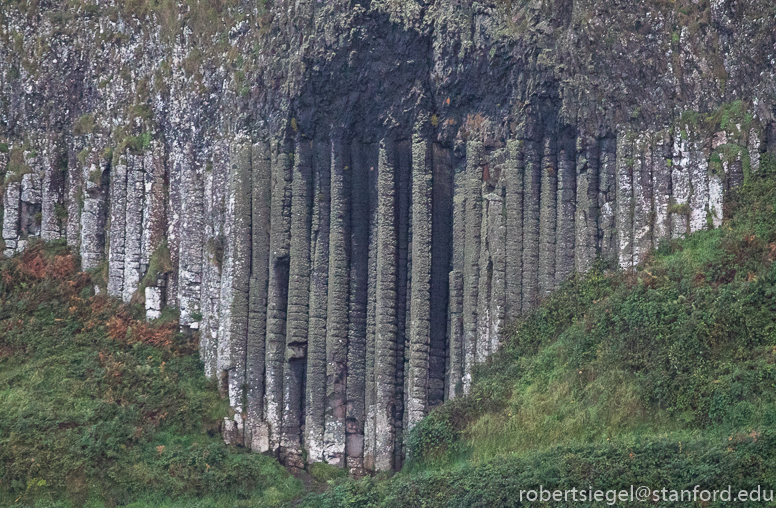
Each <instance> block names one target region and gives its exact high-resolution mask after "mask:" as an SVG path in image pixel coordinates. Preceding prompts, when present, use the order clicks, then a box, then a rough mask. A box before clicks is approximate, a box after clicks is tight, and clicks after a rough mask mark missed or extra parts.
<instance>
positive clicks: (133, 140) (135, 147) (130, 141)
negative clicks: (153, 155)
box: [119, 132, 151, 155]
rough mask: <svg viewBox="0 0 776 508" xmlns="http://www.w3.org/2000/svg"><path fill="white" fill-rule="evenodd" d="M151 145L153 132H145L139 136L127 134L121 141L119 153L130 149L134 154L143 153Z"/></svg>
mask: <svg viewBox="0 0 776 508" xmlns="http://www.w3.org/2000/svg"><path fill="white" fill-rule="evenodd" d="M149 146H151V133H150V132H144V133H143V134H140V135H138V136H127V137H125V138H124V139H123V140H122V141H121V142H120V143H119V153H124V152H125V151H127V150H129V153H131V154H133V155H142V154H143V152H144V151H145V150H146V149H147V148H148V147H149Z"/></svg>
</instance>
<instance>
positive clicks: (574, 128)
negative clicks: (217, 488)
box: [0, 0, 776, 475]
mask: <svg viewBox="0 0 776 508" xmlns="http://www.w3.org/2000/svg"><path fill="white" fill-rule="evenodd" d="M0 88H1V90H2V92H1V93H0V100H1V101H2V102H0V120H2V124H1V125H0V138H2V139H0V141H2V142H3V144H2V145H0V172H2V173H4V175H5V177H4V186H3V192H2V203H3V207H2V208H3V227H2V238H3V241H4V252H5V254H6V255H12V254H13V253H14V252H16V251H19V250H21V249H23V248H24V245H25V243H26V242H27V240H28V239H29V238H31V237H41V238H43V239H46V240H50V239H57V238H66V239H67V242H68V244H69V245H71V246H72V247H73V248H74V249H76V250H77V251H78V252H80V254H81V258H82V262H83V267H84V268H85V269H90V268H101V269H103V270H105V271H106V273H107V290H108V292H109V293H110V294H111V295H115V296H117V297H120V298H122V299H124V300H125V301H128V302H129V301H132V302H137V303H143V304H144V305H145V309H146V315H147V316H148V317H149V318H154V317H157V316H159V313H160V311H161V309H162V308H163V307H165V306H175V307H178V308H179V309H180V315H181V324H182V325H183V326H184V327H185V328H188V329H192V330H199V332H200V350H201V356H202V359H203V361H204V364H205V369H206V372H207V374H208V375H209V376H215V377H217V378H218V379H219V380H220V382H221V387H222V390H223V394H224V395H225V396H228V397H229V400H230V403H231V406H232V408H233V409H234V413H235V414H234V417H233V418H230V419H228V420H227V421H226V422H225V436H226V438H227V440H229V441H232V442H238V443H242V444H244V445H245V446H248V447H250V448H251V449H254V450H257V451H270V452H272V453H273V454H276V455H278V456H279V457H280V458H281V460H282V461H283V462H284V463H286V464H287V465H290V466H293V467H303V466H304V464H305V463H313V462H319V461H327V462H329V463H332V464H337V465H339V466H341V467H347V468H348V469H349V470H350V471H351V472H352V473H353V474H356V475H359V474H364V473H365V472H369V471H376V470H390V469H393V468H397V467H400V466H401V463H402V461H403V459H404V447H403V442H404V439H405V436H406V433H407V432H408V431H409V429H410V428H411V427H412V426H413V425H414V423H416V422H417V421H418V420H419V419H420V418H422V416H423V415H425V414H426V413H427V412H428V411H429V410H430V409H431V408H433V407H434V406H436V405H438V404H440V403H441V402H442V401H443V400H445V399H446V398H449V397H454V396H455V395H456V394H458V393H462V392H466V390H467V389H468V387H469V384H470V381H471V373H472V368H473V367H474V365H476V364H477V363H480V362H482V361H483V360H485V358H487V356H488V355H489V354H490V353H492V352H493V351H495V350H496V349H497V348H498V346H499V332H500V330H501V328H502V327H503V326H504V323H505V322H507V321H508V320H510V319H512V318H515V317H516V316H518V315H519V314H520V313H521V312H522V311H524V310H527V309H530V308H532V307H533V306H535V305H536V303H537V301H538V300H540V299H541V298H542V297H544V296H545V295H547V294H548V293H549V292H551V291H553V290H554V289H556V288H557V287H558V286H559V285H560V284H561V283H562V282H563V280H565V279H566V278H567V277H568V276H569V275H570V274H571V273H573V272H574V271H575V270H576V271H584V270H586V269H587V268H588V267H590V266H591V264H592V263H593V261H594V260H595V259H596V257H599V256H600V257H602V258H605V259H608V260H612V261H616V262H619V264H620V266H621V267H623V268H631V267H633V266H634V265H635V264H637V263H639V262H640V261H641V260H642V259H644V256H645V255H646V253H647V252H648V251H649V250H650V249H653V248H655V247H657V246H658V245H659V244H660V243H661V242H662V241H666V240H669V239H671V238H676V237H679V236H681V235H684V234H686V233H688V232H691V231H695V230H698V229H703V228H707V227H717V226H719V225H720V224H721V221H722V219H723V217H724V216H725V207H724V203H725V195H726V193H727V192H729V191H730V190H731V189H732V188H734V187H735V186H736V185H738V184H740V183H741V182H743V181H744V180H746V178H748V176H749V175H750V174H752V173H754V172H756V171H757V170H758V168H759V164H760V161H761V160H763V158H764V157H772V156H776V118H775V117H776V7H774V5H773V4H772V3H771V2H770V1H769V0H751V1H748V2H746V1H734V0H713V1H712V2H710V3H709V2H708V1H707V0H697V1H692V0H677V1H676V2H674V1H664V0H645V1H642V2H641V3H636V4H634V3H633V2H630V1H627V2H626V1H609V2H606V1H603V0H587V1H583V0H576V1H572V0H554V1H551V0H547V1H523V2H520V1H516V0H515V1H511V2H510V1H499V2H495V3H476V2H475V3H473V4H468V3H462V2H458V1H455V0H439V1H437V2H428V3H426V2H416V1H413V0H385V1H382V2H377V1H373V2H371V3H370V2H356V1H353V2H345V1H335V2H326V3H324V2H308V1H297V2H285V1H277V2H275V3H272V4H270V3H268V2H266V1H263V0H259V2H258V3H256V4H254V3H249V2H236V1H234V0H221V1H220V2H219V0H215V1H212V2H209V3H197V2H194V1H193V0H191V1H189V2H188V3H186V2H184V3H180V4H176V3H170V2H161V3H154V2H148V3H144V2H142V1H130V0H125V1H120V2H114V3H110V4H108V3H104V2H97V3H92V2H83V3H81V2H77V3H72V2H58V1H51V2H48V1H46V2H42V1H37V2H26V3H25V2H14V1H10V0H4V1H3V3H2V39H1V41H0ZM104 263H107V265H105V264H104Z"/></svg>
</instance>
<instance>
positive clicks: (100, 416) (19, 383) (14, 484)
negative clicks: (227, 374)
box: [0, 242, 301, 508]
mask: <svg viewBox="0 0 776 508" xmlns="http://www.w3.org/2000/svg"><path fill="white" fill-rule="evenodd" d="M94 283H95V281H94V280H93V276H92V275H90V274H87V273H83V272H79V271H78V259H77V258H76V256H74V255H73V254H71V253H70V252H69V250H68V249H67V247H66V246H65V245H64V243H60V242H56V243H52V244H48V245H45V244H42V243H36V244H33V245H32V246H30V247H29V248H28V249H27V250H26V251H25V252H24V253H22V254H20V255H17V256H15V257H13V258H10V259H6V260H3V261H2V262H0V303H1V305H0V505H3V506H9V505H13V506H52V507H54V506H56V507H63V508H64V507H76V506H90V507H101V506H119V505H121V506H125V505H128V506H133V507H141V506H149V507H150V506H154V507H158V506H180V507H183V506H214V507H215V506H278V505H281V504H283V503H284V502H286V501H288V500H291V499H293V498H294V497H295V496H297V495H298V494H299V493H300V490H301V486H300V483H299V482H298V481H297V480H295V479H294V478H292V477H290V476H289V475H288V474H287V473H286V471H285V470H284V469H283V468H282V467H281V466H280V465H279V464H278V463H277V462H276V461H275V460H274V459H272V458H270V457H266V456H264V455H260V454H255V453H249V452H245V451H244V450H241V449H236V448H233V447H228V446H226V445H225V444H224V443H223V440H222V439H221V436H220V434H219V425H220V422H221V421H223V418H224V417H225V416H227V415H228V414H229V408H228V404H227V403H226V402H225V401H224V400H222V399H221V398H220V396H219V395H218V390H217V388H216V386H215V385H214V384H213V383H211V382H210V381H208V380H207V379H206V378H205V377H204V374H203V372H202V368H201V364H200V361H199V359H198V356H197V343H196V341H195V340H193V338H192V337H190V336H185V335H182V334H179V333H178V332H177V330H178V324H177V322H167V323H165V322H162V323H155V324H149V323H147V322H145V320H143V319H142V317H141V316H136V315H134V314H133V311H132V308H131V307H127V306H124V305H121V304H120V303H119V302H117V301H115V300H113V299H110V298H108V297H106V296H104V293H102V292H101V294H98V295H95V294H94V290H93V288H94Z"/></svg>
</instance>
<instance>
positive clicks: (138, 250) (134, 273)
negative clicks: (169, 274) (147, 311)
mask: <svg viewBox="0 0 776 508" xmlns="http://www.w3.org/2000/svg"><path fill="white" fill-rule="evenodd" d="M144 180H145V173H144V172H143V157H142V156H141V155H128V156H127V186H126V200H127V208H126V219H125V221H124V223H125V227H126V230H125V231H124V283H123V286H124V287H123V291H122V298H123V300H124V301H125V302H128V301H130V299H131V298H132V295H134V293H135V291H136V290H137V288H138V285H139V284H140V276H141V272H140V269H141V267H140V261H141V255H142V241H143V238H142V237H143V208H144V191H145V188H144V187H145V185H144Z"/></svg>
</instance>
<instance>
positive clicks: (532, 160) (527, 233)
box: [522, 139, 542, 312]
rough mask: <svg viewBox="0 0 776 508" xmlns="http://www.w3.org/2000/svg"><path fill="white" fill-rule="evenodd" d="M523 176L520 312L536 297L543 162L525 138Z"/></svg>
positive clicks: (531, 303)
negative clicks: (521, 308) (521, 290)
mask: <svg viewBox="0 0 776 508" xmlns="http://www.w3.org/2000/svg"><path fill="white" fill-rule="evenodd" d="M524 150H525V151H524V154H525V174H524V178H523V284H522V287H523V292H522V302H523V303H522V307H523V312H526V311H528V310H531V309H533V308H534V306H535V305H536V303H537V300H538V297H539V194H540V192H541V177H542V164H541V153H540V151H539V144H538V142H536V141H535V140H533V139H526V140H525V144H524Z"/></svg>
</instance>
